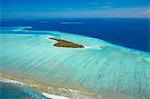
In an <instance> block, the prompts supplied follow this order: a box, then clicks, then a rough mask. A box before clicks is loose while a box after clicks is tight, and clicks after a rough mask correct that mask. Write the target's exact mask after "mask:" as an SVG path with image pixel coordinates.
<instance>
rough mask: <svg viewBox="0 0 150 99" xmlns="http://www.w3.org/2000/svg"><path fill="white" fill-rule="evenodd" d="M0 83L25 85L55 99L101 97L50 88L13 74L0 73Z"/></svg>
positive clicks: (65, 89)
mask: <svg viewBox="0 0 150 99" xmlns="http://www.w3.org/2000/svg"><path fill="white" fill-rule="evenodd" d="M0 82H5V83H15V84H20V85H27V86H29V87H31V88H32V89H33V90H36V91H37V92H40V93H42V94H43V95H44V96H46V97H48V98H50V97H55V98H56V97H59V98H57V99H76V98H78V99H101V95H98V94H95V93H90V92H86V91H79V90H74V89H67V88H59V87H54V86H53V87H52V86H48V85H46V84H44V82H43V81H40V80H33V79H32V80H31V79H26V78H20V77H17V76H15V75H13V74H4V73H1V77H0ZM55 98H54V99H55Z"/></svg>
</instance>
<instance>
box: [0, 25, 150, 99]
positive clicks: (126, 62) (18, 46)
mask: <svg viewBox="0 0 150 99" xmlns="http://www.w3.org/2000/svg"><path fill="white" fill-rule="evenodd" d="M1 33H2V34H1V38H0V42H1V49H0V51H1V53H2V54H1V61H0V65H1V69H0V71H1V72H7V73H12V74H16V75H19V76H27V77H29V78H31V79H41V80H43V81H45V83H50V82H51V81H55V82H57V83H56V84H55V86H56V85H57V86H58V87H64V88H68V89H69V88H71V89H76V90H81V89H82V90H83V89H89V90H90V91H92V92H94V93H98V94H101V95H102V97H103V98H106V99H108V98H110V97H112V98H113V97H114V98H115V97H119V98H120V99H126V98H128V99H149V98H150V94H149V92H150V61H149V59H150V54H149V53H146V52H142V51H137V50H133V49H128V48H124V47H121V46H117V45H113V44H111V43H108V42H105V41H103V40H100V39H96V38H91V37H86V36H81V35H73V34H68V33H63V32H58V31H57V32H56V31H39V30H28V31H24V30H19V31H12V29H11V28H10V29H9V28H7V30H4V29H3V30H2V31H1ZM22 33H24V34H22ZM30 33H33V34H30ZM35 33H37V34H35ZM39 34H43V35H39ZM44 34H48V35H44ZM49 36H52V37H55V38H59V39H64V40H68V41H71V42H74V43H77V44H82V45H84V46H88V47H89V48H82V49H81V48H76V49H74V48H58V47H54V46H53V43H54V42H53V41H50V40H48V39H45V38H48V37H49ZM20 74H21V75H20ZM51 85H52V83H51Z"/></svg>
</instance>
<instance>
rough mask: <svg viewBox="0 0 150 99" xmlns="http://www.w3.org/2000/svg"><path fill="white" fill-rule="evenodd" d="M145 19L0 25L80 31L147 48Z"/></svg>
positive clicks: (69, 20) (66, 20)
mask: <svg viewBox="0 0 150 99" xmlns="http://www.w3.org/2000/svg"><path fill="white" fill-rule="evenodd" d="M149 22H150V19H148V18H147V19H146V18H100V19H44V20H43V19H34V20H21V19H20V20H19V19H18V20H17V19H13V20H10V19H9V20H8V19H7V20H6V19H4V20H2V22H1V26H32V29H36V30H52V31H62V32H68V33H74V34H81V35H86V36H91V37H96V38H100V39H103V40H105V41H108V42H111V43H113V44H117V45H121V46H125V47H128V48H132V49H137V50H142V51H150V48H149V35H150V31H149Z"/></svg>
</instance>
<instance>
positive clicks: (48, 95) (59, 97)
mask: <svg viewBox="0 0 150 99" xmlns="http://www.w3.org/2000/svg"><path fill="white" fill-rule="evenodd" d="M42 95H44V96H45V97H47V98H52V99H70V98H68V97H64V96H58V95H53V94H48V93H44V92H43V93H42Z"/></svg>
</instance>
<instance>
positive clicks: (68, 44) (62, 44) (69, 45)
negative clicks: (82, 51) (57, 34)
mask: <svg viewBox="0 0 150 99" xmlns="http://www.w3.org/2000/svg"><path fill="white" fill-rule="evenodd" d="M48 39H51V40H55V41H58V42H57V43H55V44H54V46H56V47H66V48H84V46H83V45H79V44H75V43H73V42H70V41H66V40H61V39H57V38H51V37H49V38H48Z"/></svg>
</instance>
